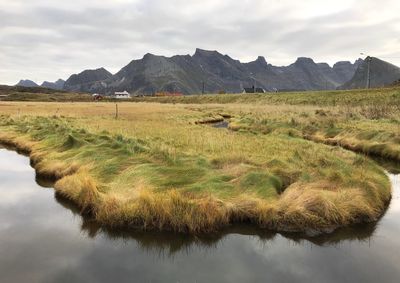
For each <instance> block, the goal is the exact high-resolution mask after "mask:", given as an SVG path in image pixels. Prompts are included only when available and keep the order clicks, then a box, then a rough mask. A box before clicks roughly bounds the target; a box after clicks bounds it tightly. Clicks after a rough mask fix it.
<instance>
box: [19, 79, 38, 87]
mask: <svg viewBox="0 0 400 283" xmlns="http://www.w3.org/2000/svg"><path fill="white" fill-rule="evenodd" d="M16 86H24V87H38V86H39V85H38V84H37V83H35V82H34V81H31V80H20V81H19V82H18V83H17V84H16Z"/></svg>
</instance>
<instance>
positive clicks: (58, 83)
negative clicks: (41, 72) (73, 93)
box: [40, 79, 65, 90]
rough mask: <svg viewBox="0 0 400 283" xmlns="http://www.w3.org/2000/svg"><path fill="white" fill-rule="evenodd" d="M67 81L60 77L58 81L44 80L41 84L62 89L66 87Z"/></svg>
mask: <svg viewBox="0 0 400 283" xmlns="http://www.w3.org/2000/svg"><path fill="white" fill-rule="evenodd" d="M64 84H65V81H64V80H62V79H58V80H57V81H55V82H54V83H53V82H48V81H44V82H43V83H42V84H41V85H40V86H41V87H45V88H50V89H56V90H61V89H63V88H64Z"/></svg>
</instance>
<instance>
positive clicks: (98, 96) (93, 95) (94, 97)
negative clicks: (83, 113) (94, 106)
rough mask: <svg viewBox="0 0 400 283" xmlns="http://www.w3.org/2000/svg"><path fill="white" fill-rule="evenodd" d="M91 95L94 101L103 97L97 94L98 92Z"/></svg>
mask: <svg viewBox="0 0 400 283" xmlns="http://www.w3.org/2000/svg"><path fill="white" fill-rule="evenodd" d="M92 97H93V100H94V101H99V100H102V99H103V96H102V95H101V94H98V93H93V94H92Z"/></svg>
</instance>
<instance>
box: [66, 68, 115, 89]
mask: <svg viewBox="0 0 400 283" xmlns="http://www.w3.org/2000/svg"><path fill="white" fill-rule="evenodd" d="M111 77H112V74H111V73H110V72H109V71H107V70H106V69H104V68H99V69H95V70H85V71H83V72H81V73H79V74H74V75H72V76H70V77H69V78H68V80H67V81H66V82H65V84H64V89H65V90H68V91H82V92H92V91H93V90H95V89H104V85H103V84H102V81H104V80H106V79H108V78H111Z"/></svg>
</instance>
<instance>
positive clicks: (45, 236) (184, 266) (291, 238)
mask: <svg viewBox="0 0 400 283" xmlns="http://www.w3.org/2000/svg"><path fill="white" fill-rule="evenodd" d="M0 168H1V170H0V255H2V256H1V257H0V282H2V283H3V282H132V281H134V282H264V281H271V282H377V281H379V282H397V279H398V278H399V276H400V268H399V265H398V262H399V260H400V256H399V251H400V243H399V240H398V235H399V233H400V225H399V221H400V218H399V216H400V210H399V209H398V208H399V200H398V199H399V192H400V187H399V183H400V182H399V176H395V175H394V174H393V175H391V176H390V177H391V179H392V183H393V184H394V186H396V188H395V189H394V196H393V200H392V203H391V205H390V208H389V210H388V211H387V213H386V215H385V216H384V217H383V219H381V220H380V221H379V222H378V223H370V224H366V225H358V226H353V227H349V228H344V229H340V230H338V231H336V232H335V233H332V234H329V235H322V236H318V237H312V238H307V237H304V236H300V235H298V234H276V233H273V232H270V231H266V230H261V229H256V228H254V227H251V226H246V225H237V226H234V227H230V228H229V229H226V230H225V231H223V232H221V233H218V234H209V235H203V236H198V237H193V236H188V235H183V234H176V233H159V232H143V231H126V230H110V229H107V228H104V227H101V226H99V225H98V224H97V223H96V222H95V221H93V220H92V219H90V218H88V217H82V216H81V215H80V214H79V210H77V209H76V207H75V206H74V205H73V204H72V203H70V202H68V201H66V200H65V199H63V198H61V197H60V196H58V195H55V194H54V191H53V190H52V189H51V188H46V187H51V184H50V183H48V182H44V181H43V180H40V179H37V183H38V184H39V185H40V186H39V185H38V184H36V183H35V182H33V180H34V179H35V174H34V171H33V170H32V168H30V167H29V161H28V159H27V158H26V157H22V156H19V155H17V154H16V153H14V152H11V151H5V150H1V149H0Z"/></svg>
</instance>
